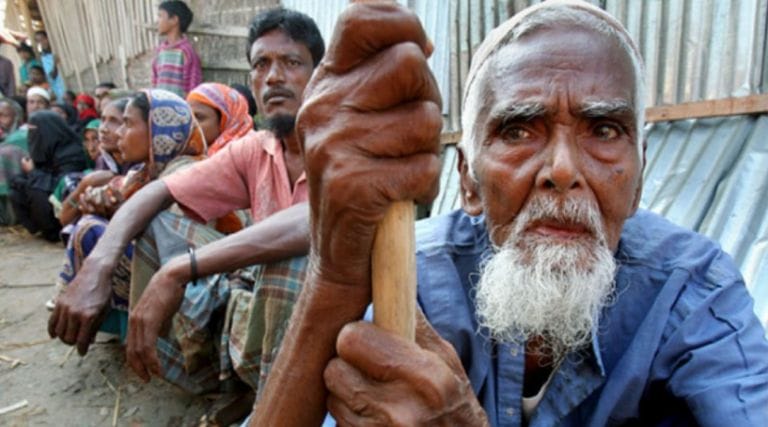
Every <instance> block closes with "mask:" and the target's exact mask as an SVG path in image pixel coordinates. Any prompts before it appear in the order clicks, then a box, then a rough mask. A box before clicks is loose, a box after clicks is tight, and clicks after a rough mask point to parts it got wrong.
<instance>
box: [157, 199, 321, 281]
mask: <svg viewBox="0 0 768 427" xmlns="http://www.w3.org/2000/svg"><path fill="white" fill-rule="evenodd" d="M307 252H309V207H308V205H307V204H306V203H301V204H298V205H294V206H291V207H290V208H288V209H284V210H282V211H280V212H278V213H276V214H273V215H271V216H269V217H267V218H265V219H264V220H262V221H260V222H258V223H256V224H253V225H251V226H250V227H247V228H244V229H243V230H240V231H238V232H237V233H233V234H230V235H229V236H226V237H224V238H223V239H220V240H217V241H215V242H211V243H209V244H207V245H205V246H202V247H201V248H199V249H197V250H196V253H195V258H196V260H197V275H198V277H205V276H210V275H212V274H217V273H223V272H227V271H234V270H237V269H238V268H244V267H248V266H250V265H254V264H268V263H271V262H275V261H279V260H282V259H286V258H291V257H295V256H301V255H306V254H307ZM163 270H164V274H167V275H168V276H170V277H172V278H173V280H174V282H176V283H179V284H183V283H186V282H188V281H189V280H190V279H191V277H190V274H191V268H190V257H189V255H188V254H186V253H185V254H183V255H179V256H177V257H175V258H173V259H172V260H170V261H169V262H168V263H167V264H166V265H165V266H164V267H163Z"/></svg>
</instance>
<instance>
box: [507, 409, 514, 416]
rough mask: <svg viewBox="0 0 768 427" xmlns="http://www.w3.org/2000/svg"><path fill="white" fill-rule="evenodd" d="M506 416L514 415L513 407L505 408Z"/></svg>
mask: <svg viewBox="0 0 768 427" xmlns="http://www.w3.org/2000/svg"><path fill="white" fill-rule="evenodd" d="M507 416H510V417H514V416H515V408H507Z"/></svg>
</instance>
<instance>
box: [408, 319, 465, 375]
mask: <svg viewBox="0 0 768 427" xmlns="http://www.w3.org/2000/svg"><path fill="white" fill-rule="evenodd" d="M416 344H418V345H419V347H421V348H423V349H424V350H428V351H431V352H432V353H435V354H437V355H438V356H440V358H441V359H443V361H444V362H445V363H446V364H447V365H448V366H449V367H450V368H451V370H452V371H453V372H454V374H460V375H466V374H465V373H464V367H463V366H462V365H461V361H460V360H459V356H458V355H457V354H456V350H455V349H454V348H453V346H452V345H451V344H450V343H448V341H446V340H444V339H443V338H442V337H441V336H440V335H439V334H438V333H437V331H435V329H434V328H433V327H432V325H431V324H430V323H429V321H428V320H427V318H426V316H424V312H422V311H421V309H420V308H419V309H417V310H416Z"/></svg>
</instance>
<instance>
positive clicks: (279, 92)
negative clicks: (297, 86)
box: [261, 87, 294, 102]
mask: <svg viewBox="0 0 768 427" xmlns="http://www.w3.org/2000/svg"><path fill="white" fill-rule="evenodd" d="M275 96H284V97H286V98H293V97H294V95H293V92H291V91H290V90H288V89H286V88H283V87H276V88H274V89H270V90H268V91H267V92H266V93H264V95H263V96H262V97H261V99H262V100H263V101H264V102H267V101H269V99H270V98H273V97H275Z"/></svg>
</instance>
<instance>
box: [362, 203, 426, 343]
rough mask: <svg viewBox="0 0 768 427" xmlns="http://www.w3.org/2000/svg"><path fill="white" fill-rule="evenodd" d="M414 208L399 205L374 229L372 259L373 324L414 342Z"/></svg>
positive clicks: (395, 205) (396, 204)
mask: <svg viewBox="0 0 768 427" xmlns="http://www.w3.org/2000/svg"><path fill="white" fill-rule="evenodd" d="M414 239H415V237H414V206H413V202H412V201H398V202H395V203H393V204H392V205H391V206H390V207H389V209H387V212H386V214H385V215H384V219H382V221H381V222H380V223H379V226H378V228H377V229H376V237H375V239H374V241H373V255H371V257H372V259H371V270H372V276H373V277H372V284H373V321H374V323H375V324H376V325H378V326H380V327H382V328H384V329H386V330H388V331H392V332H394V333H396V334H398V335H400V336H402V337H405V338H408V339H409V340H411V341H413V340H414V338H415V335H416V254H415V243H414Z"/></svg>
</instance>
